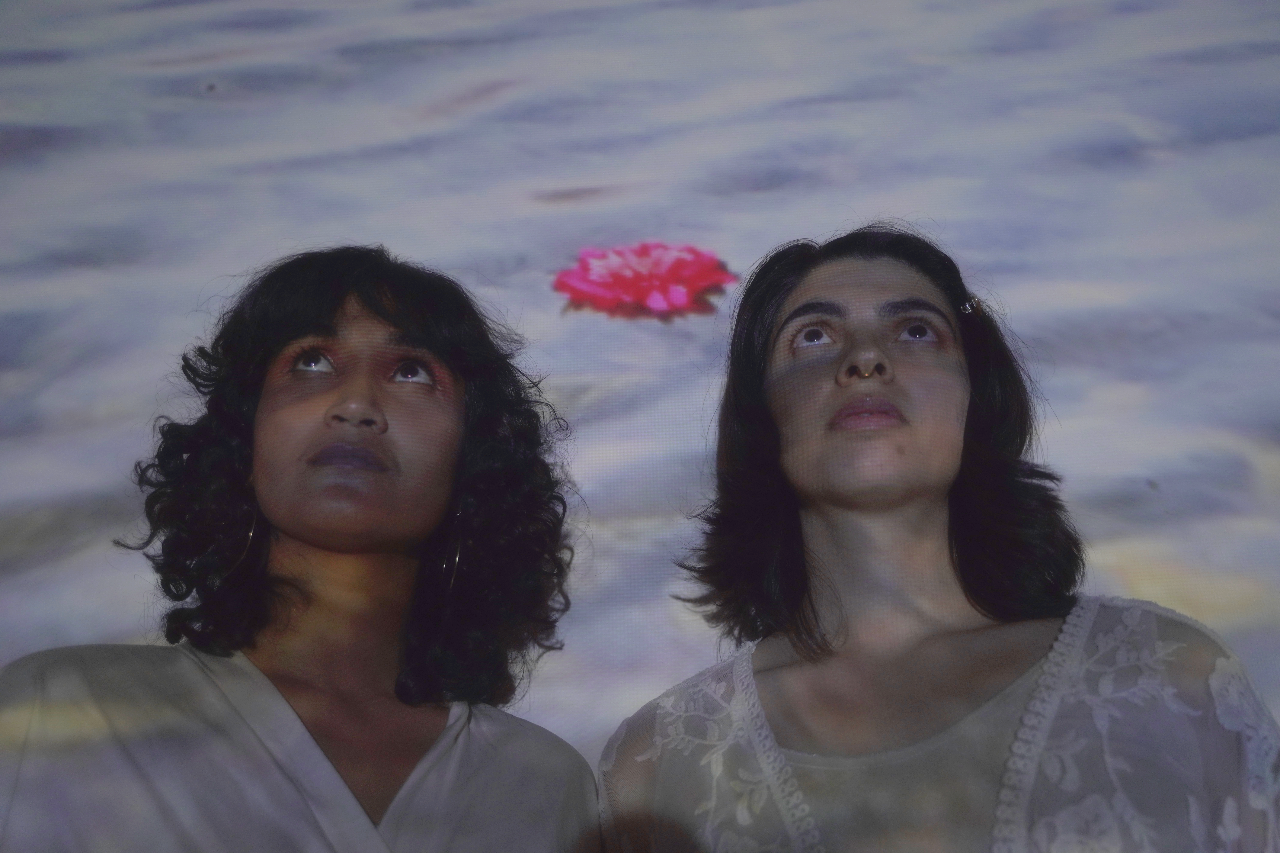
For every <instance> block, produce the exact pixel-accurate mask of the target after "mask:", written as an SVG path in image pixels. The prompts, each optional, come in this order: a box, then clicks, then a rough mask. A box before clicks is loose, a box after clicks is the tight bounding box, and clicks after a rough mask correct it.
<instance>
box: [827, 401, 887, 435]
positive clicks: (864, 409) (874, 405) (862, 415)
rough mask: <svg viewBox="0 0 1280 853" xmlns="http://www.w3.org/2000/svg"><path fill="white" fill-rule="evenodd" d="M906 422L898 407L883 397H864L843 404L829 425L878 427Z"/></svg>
mask: <svg viewBox="0 0 1280 853" xmlns="http://www.w3.org/2000/svg"><path fill="white" fill-rule="evenodd" d="M906 422H907V419H906V418H904V417H903V416H902V412H901V411H899V410H898V407H897V406H895V405H894V404H893V403H890V402H889V401H888V400H886V399H884V398H883V397H862V398H860V399H857V400H851V401H850V402H848V403H845V404H844V405H843V406H841V407H840V410H839V411H838V412H836V413H835V415H833V416H832V418H831V421H830V423H829V424H828V426H829V427H830V428H831V429H876V428H879V427H890V426H899V425H901V424H905V423H906Z"/></svg>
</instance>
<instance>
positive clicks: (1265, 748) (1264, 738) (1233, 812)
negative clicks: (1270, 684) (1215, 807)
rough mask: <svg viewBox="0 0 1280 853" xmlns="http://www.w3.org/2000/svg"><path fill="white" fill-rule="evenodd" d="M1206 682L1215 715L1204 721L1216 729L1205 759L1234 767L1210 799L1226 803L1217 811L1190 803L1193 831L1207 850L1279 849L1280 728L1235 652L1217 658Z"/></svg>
mask: <svg viewBox="0 0 1280 853" xmlns="http://www.w3.org/2000/svg"><path fill="white" fill-rule="evenodd" d="M1208 683H1209V693H1210V695H1211V696H1212V705H1213V717H1212V718H1211V719H1209V720H1207V721H1206V723H1207V725H1208V726H1209V727H1210V728H1211V729H1216V731H1214V732H1212V735H1214V736H1208V737H1206V738H1205V742H1206V744H1207V745H1214V746H1216V747H1217V748H1216V749H1212V751H1210V752H1209V753H1208V754H1207V755H1206V756H1205V762H1206V764H1207V765H1209V766H1228V767H1231V768H1232V769H1233V770H1234V772H1233V773H1232V774H1231V776H1230V778H1228V779H1226V780H1224V784H1223V786H1222V787H1223V789H1222V790H1220V791H1218V792H1216V793H1217V796H1215V797H1213V798H1212V800H1213V801H1214V802H1218V803H1221V804H1222V805H1221V807H1220V811H1219V813H1218V814H1217V815H1213V814H1212V813H1211V814H1208V815H1206V814H1203V813H1202V810H1200V809H1196V808H1195V804H1193V805H1192V816H1191V821H1192V833H1193V835H1197V836H1200V839H1198V840H1202V846H1203V847H1204V848H1205V849H1213V847H1211V846H1210V845H1213V846H1221V849H1225V850H1247V851H1265V853H1280V825H1278V823H1277V815H1280V730H1277V728H1276V722H1275V720H1274V719H1273V718H1272V717H1271V714H1270V712H1268V711H1267V708H1266V706H1264V705H1263V704H1262V700H1261V699H1259V698H1258V695H1257V694H1256V693H1255V692H1254V690H1253V688H1252V687H1251V686H1250V684H1249V680H1248V678H1247V677H1246V676H1245V672H1244V667H1243V666H1242V665H1241V663H1240V660H1239V659H1238V658H1236V657H1235V656H1234V655H1230V656H1227V657H1221V658H1218V660H1217V661H1216V663H1215V665H1214V668H1213V673H1212V674H1211V675H1210V676H1209V679H1208ZM1206 716H1208V715H1206ZM1214 818H1216V821H1214V820H1213V819H1214ZM1211 821H1212V822H1211ZM1213 823H1216V824H1217V825H1216V827H1214V829H1213V830H1212V832H1210V826H1212V825H1213Z"/></svg>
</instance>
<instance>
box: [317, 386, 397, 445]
mask: <svg viewBox="0 0 1280 853" xmlns="http://www.w3.org/2000/svg"><path fill="white" fill-rule="evenodd" d="M325 420H326V421H327V422H328V423H329V425H330V426H339V425H350V426H354V427H360V428H364V429H372V430H373V431H374V432H377V433H384V432H386V431H387V416H386V414H385V413H384V412H383V411H382V405H381V403H380V402H379V401H378V394H377V389H376V388H375V387H374V383H373V382H370V381H369V380H367V379H364V378H353V379H352V380H350V381H348V382H345V383H343V385H342V387H341V388H339V389H338V394H337V396H336V397H335V398H334V401H333V403H332V404H330V406H329V408H328V410H327V411H326V412H325Z"/></svg>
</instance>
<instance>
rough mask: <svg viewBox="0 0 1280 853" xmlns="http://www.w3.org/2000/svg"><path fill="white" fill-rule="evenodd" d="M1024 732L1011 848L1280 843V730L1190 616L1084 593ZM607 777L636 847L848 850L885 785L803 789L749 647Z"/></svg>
mask: <svg viewBox="0 0 1280 853" xmlns="http://www.w3.org/2000/svg"><path fill="white" fill-rule="evenodd" d="M1010 741H1011V744H1012V745H1011V746H1010V748H1009V755H1008V758H1007V763H1006V768H1005V773H1004V777H1003V781H1002V783H1001V785H1000V791H999V796H998V799H997V802H998V805H997V806H996V814H995V815H994V820H993V823H992V825H993V827H994V828H993V830H992V838H991V849H992V850H993V851H995V853H1015V851H1016V853H1023V851H1034V853H1075V851H1082V850H1090V851H1099V853H1103V852H1104V851H1105V853H1147V852H1148V851H1150V853H1154V851H1169V850H1179V851H1183V850H1186V851H1197V853H1243V852H1244V851H1248V853H1280V826H1278V824H1277V816H1278V814H1280V730H1277V727H1276V724H1275V721H1274V720H1273V719H1272V718H1271V716H1270V714H1269V713H1268V712H1267V710H1266V708H1265V706H1264V705H1263V704H1262V702H1261V701H1260V700H1259V698H1258V697H1257V695H1256V694H1255V693H1254V691H1253V689H1252V688H1251V687H1250V686H1249V683H1248V680H1247V678H1246V677H1245V675H1244V671H1243V668H1242V667H1241V665H1240V662H1239V661H1238V660H1237V659H1236V658H1235V657H1233V656H1232V655H1231V653H1230V652H1229V651H1227V649H1226V648H1225V646H1224V645H1223V644H1222V643H1221V642H1220V641H1219V640H1218V639H1217V638H1216V637H1214V636H1213V635H1212V634H1211V633H1210V632H1209V631H1207V630H1206V629H1205V628H1203V627H1202V626H1200V625H1198V624H1197V623H1195V622H1194V621H1192V620H1190V619H1188V618H1186V617H1184V616H1181V615H1179V614H1177V613H1173V612H1171V611H1168V610H1165V609H1163V608H1160V607H1158V606H1156V605H1153V604H1149V603H1146V602H1138V601H1128V600H1123V599H1098V598H1083V597H1082V598H1081V600H1080V602H1079V604H1078V605H1077V606H1076V608H1075V609H1074V610H1073V611H1072V612H1071V614H1070V615H1069V616H1068V618H1067V620H1066V622H1065V623H1064V625H1063V628H1062V630H1061V632H1060V633H1059V636H1058V638H1057V640H1056V641H1055V643H1054V645H1053V648H1052V650H1051V651H1050V653H1049V655H1048V657H1047V658H1046V659H1045V661H1044V667H1043V670H1042V673H1041V676H1040V679H1039V683H1038V685H1037V687H1036V689H1035V690H1034V692H1033V693H1032V696H1031V699H1030V700H1029V701H1028V702H1027V705H1026V709H1025V711H1024V713H1023V715H1022V720H1021V724H1020V725H1019V726H1018V729H1017V731H1016V733H1012V732H1011V737H1010ZM601 780H602V783H603V791H604V794H605V796H604V798H603V807H604V810H605V814H604V819H605V825H606V840H607V844H608V846H609V848H610V849H611V850H614V851H619V852H620V853H622V851H626V852H627V853H630V851H640V850H664V851H666V850H697V851H710V852H711V853H766V851H768V853H775V851H776V853H781V851H805V853H817V851H825V850H836V849H845V848H846V847H847V846H848V845H850V844H852V843H854V842H855V841H856V839H849V838H844V837H835V836H833V834H832V833H830V832H828V831H826V828H827V827H829V826H832V825H833V822H832V821H830V820H827V821H824V816H828V815H832V814H836V813H837V812H838V811H839V810H841V809H846V810H847V809H848V808H849V805H848V804H849V803H851V802H854V801H855V800H856V799H857V798H865V797H867V796H869V795H870V794H871V792H870V791H867V790H848V791H844V790H830V789H822V790H811V789H807V788H806V787H805V786H803V785H801V784H800V782H799V781H798V780H797V775H796V773H795V772H794V771H793V769H792V767H791V766H790V765H789V764H788V761H787V758H786V754H785V753H784V752H783V751H782V750H780V749H778V747H777V744H776V742H775V741H774V739H773V735H772V732H771V730H770V728H769V725H768V721H767V720H766V719H765V716H764V712H763V710H762V708H761V706H760V702H759V698H758V697H757V696H756V693H755V686H754V679H753V677H752V673H751V658H750V649H749V648H748V649H744V650H743V651H741V652H739V653H738V654H737V655H736V656H735V657H734V658H732V659H730V660H728V661H725V662H723V663H720V664H718V665H716V666H714V667H711V668H710V669H707V670H705V671H704V672H702V673H700V674H699V675H697V676H694V677H693V678H691V679H689V680H688V681H685V682H684V683H682V684H680V685H678V686H676V687H675V688H673V689H671V690H670V691H668V692H667V693H665V694H663V695H662V696H660V697H659V698H658V699H656V700H654V701H653V702H650V703H649V704H648V705H646V706H644V707H643V708H641V709H640V711H638V712H637V713H636V714H635V715H633V716H632V717H631V718H630V719H628V720H627V721H625V722H624V723H623V724H622V725H621V726H620V727H619V729H618V731H617V732H616V733H615V734H614V736H613V738H612V739H611V740H610V742H609V744H608V746H607V747H606V749H605V753H604V760H603V761H602V764H601ZM993 784H994V783H993Z"/></svg>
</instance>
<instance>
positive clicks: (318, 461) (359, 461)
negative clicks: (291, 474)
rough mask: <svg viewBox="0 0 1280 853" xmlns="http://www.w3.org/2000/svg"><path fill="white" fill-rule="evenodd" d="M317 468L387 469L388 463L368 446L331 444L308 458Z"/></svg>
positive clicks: (309, 462) (310, 463) (308, 462)
mask: <svg viewBox="0 0 1280 853" xmlns="http://www.w3.org/2000/svg"><path fill="white" fill-rule="evenodd" d="M307 464H309V465H312V466H314V467H316V468H352V469H355V470H357V471H386V470H387V465H386V463H384V462H383V461H382V460H381V459H379V458H378V454H376V453H374V452H373V451H372V450H370V449H368V448H367V447H357V446H355V445H354V444H342V443H338V444H330V445H329V446H328V447H325V448H322V449H321V450H320V451H319V452H318V453H316V454H315V455H314V456H312V457H311V458H310V459H308V460H307Z"/></svg>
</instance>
